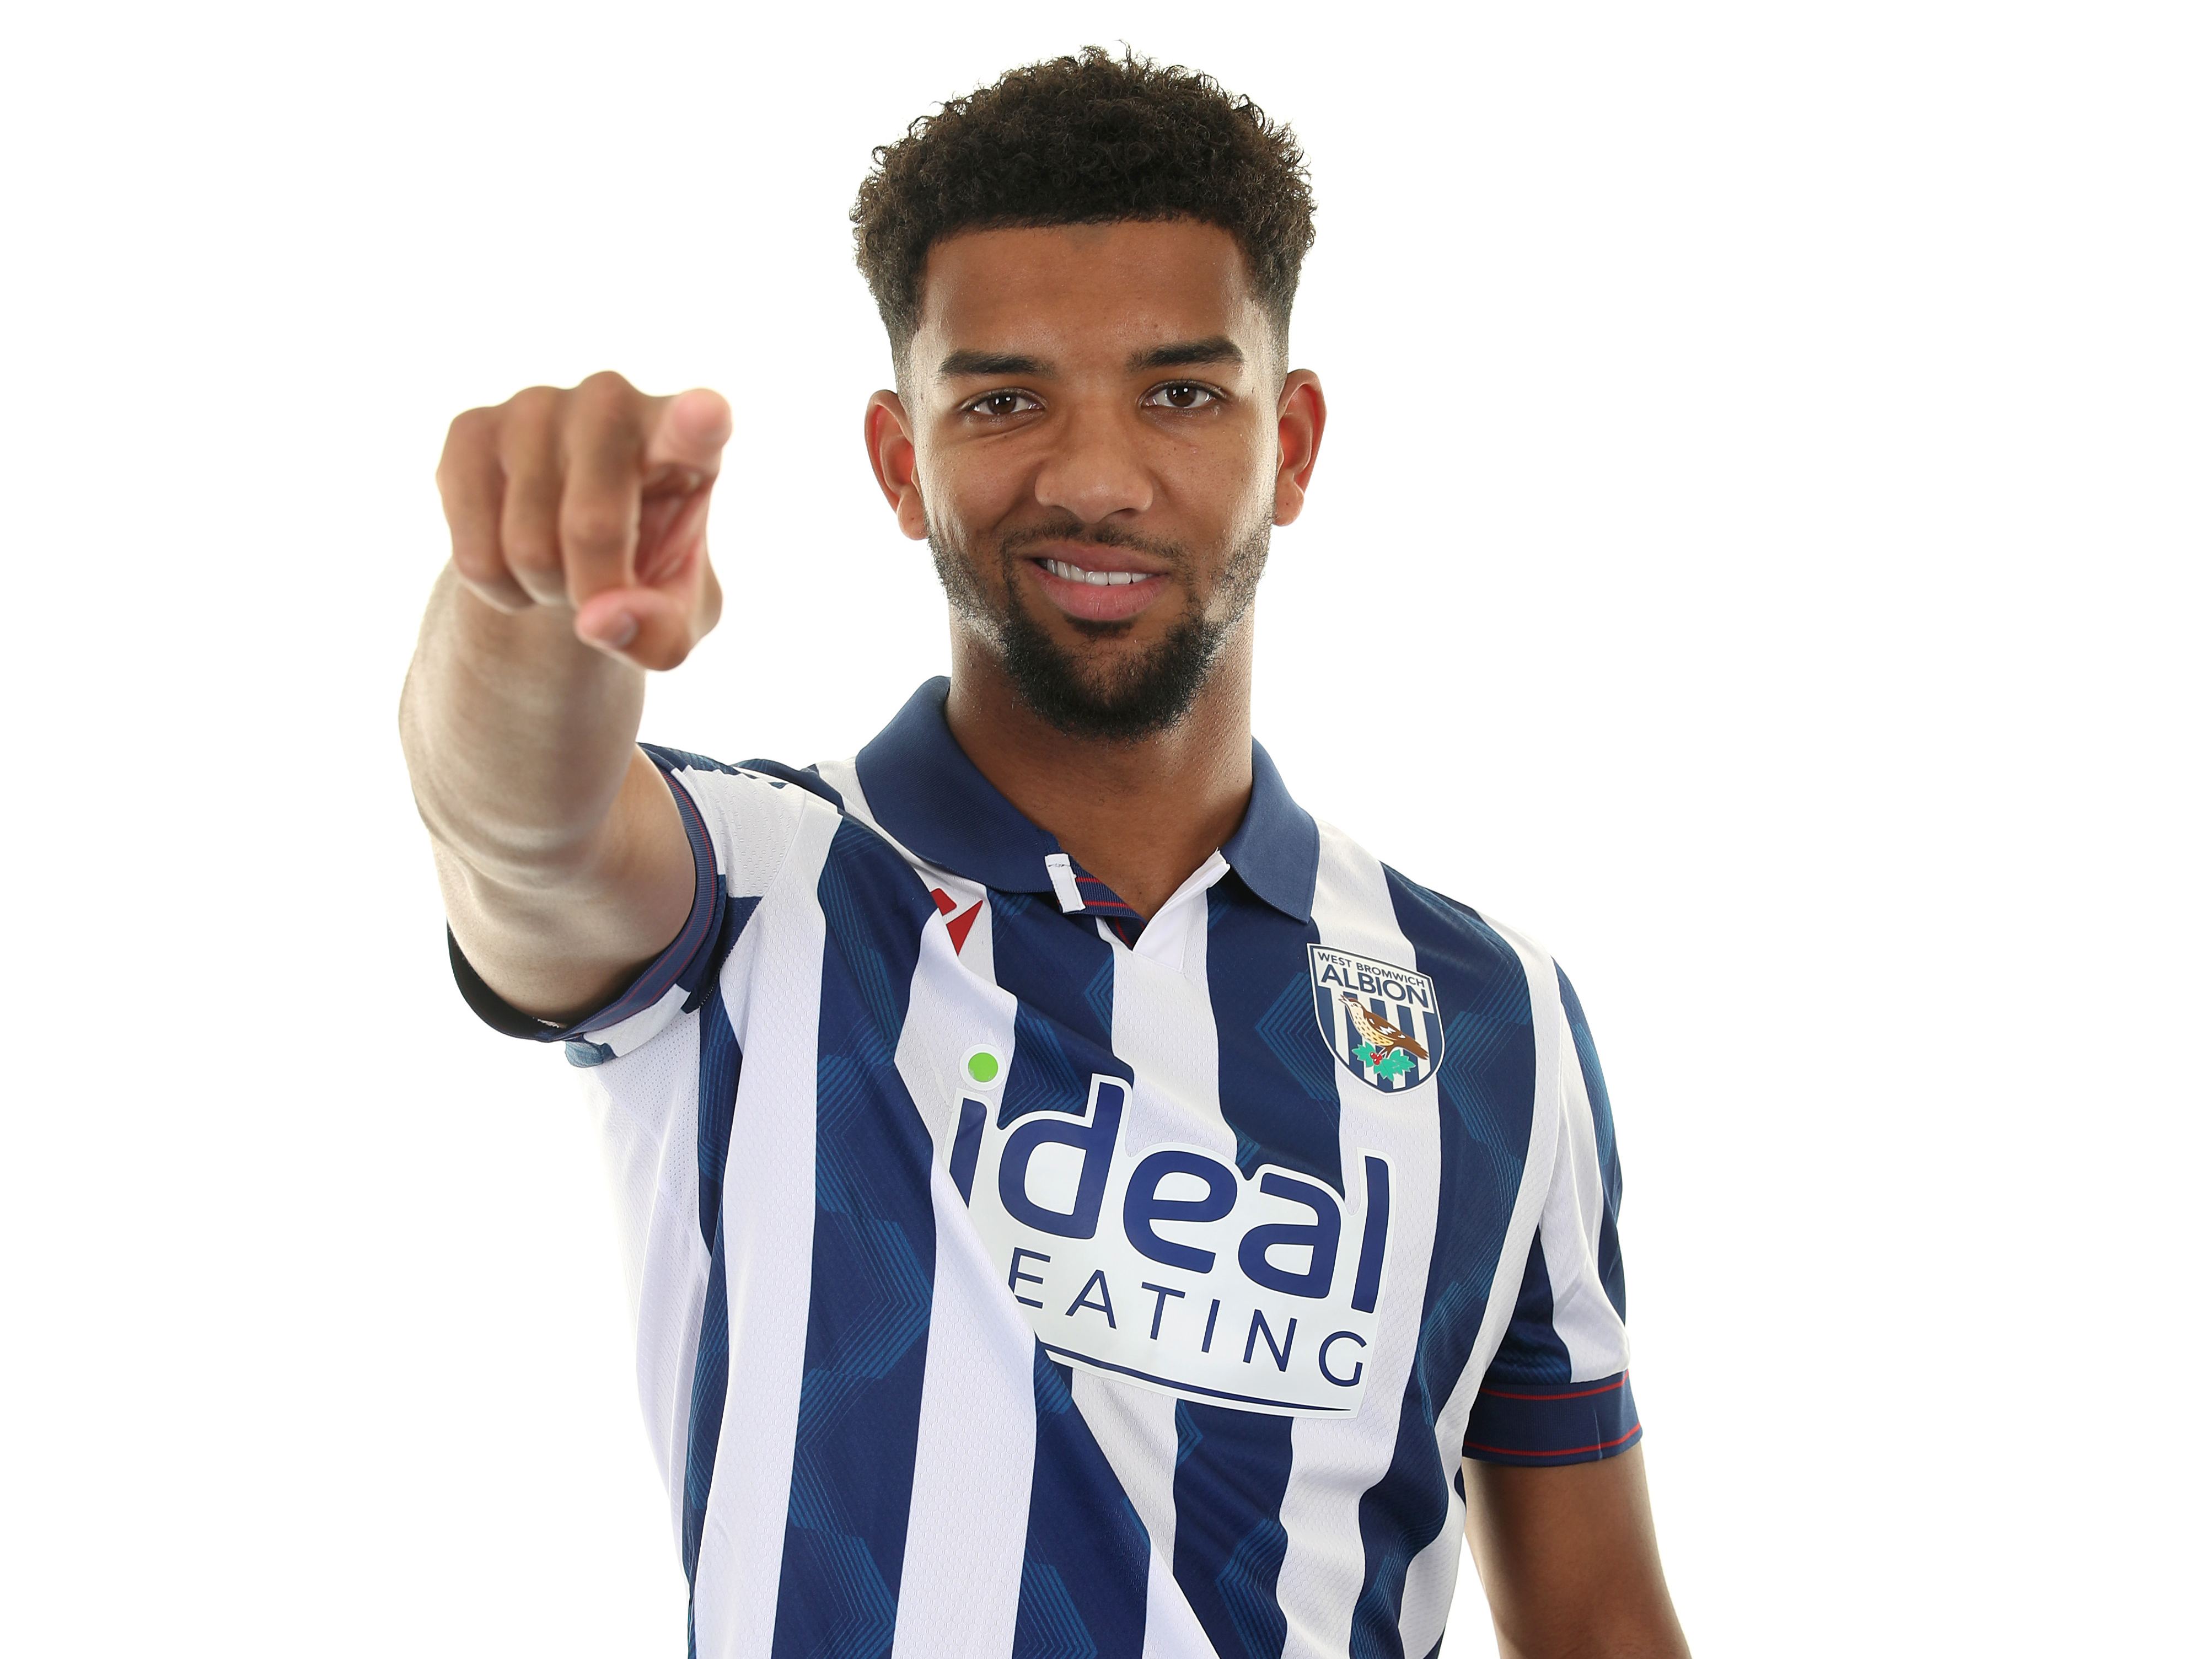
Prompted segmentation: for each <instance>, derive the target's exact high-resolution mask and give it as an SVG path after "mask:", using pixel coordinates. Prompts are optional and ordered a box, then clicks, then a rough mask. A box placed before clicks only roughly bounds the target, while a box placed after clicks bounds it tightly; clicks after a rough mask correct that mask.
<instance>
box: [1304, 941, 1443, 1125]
mask: <svg viewBox="0 0 2212 1659" xmlns="http://www.w3.org/2000/svg"><path fill="white" fill-rule="evenodd" d="M1306 959H1307V961H1308V962H1309V963H1310V964H1311V966H1312V969H1313V989H1314V1019H1315V1021H1316V1023H1317V1024H1319V1025H1320V1026H1321V1034H1322V1041H1323V1042H1327V1043H1328V1048H1329V1052H1330V1053H1331V1054H1334V1055H1335V1056H1336V1057H1337V1059H1338V1060H1340V1061H1341V1062H1343V1064H1344V1066H1345V1068H1346V1070H1347V1071H1349V1072H1350V1073H1352V1076H1354V1077H1356V1078H1358V1079H1359V1080H1360V1081H1361V1082H1362V1083H1364V1084H1365V1085H1368V1087H1370V1088H1371V1089H1380V1090H1382V1091H1384V1092H1385V1093H1389V1094H1395V1093H1398V1092H1400V1091H1404V1090H1407V1089H1417V1088H1419V1086H1420V1085H1422V1084H1424V1083H1426V1082H1427V1081H1428V1080H1429V1079H1430V1078H1431V1077H1433V1076H1434V1075H1435V1074H1436V1069H1437V1064H1438V1062H1440V1061H1441V1060H1443V1054H1444V1028H1443V1018H1442V1017H1441V1014H1440V1012H1439V1011H1438V1009H1437V987H1436V981H1433V980H1431V978H1430V977H1429V976H1428V975H1426V974H1417V973H1415V972H1414V971H1413V969H1410V968H1401V967H1399V966H1397V965H1396V964H1395V963H1388V962H1377V961H1376V960H1375V959H1374V958H1373V957H1360V956H1354V955H1352V952H1350V951H1335V950H1331V949H1330V948H1329V947H1328V945H1307V946H1306Z"/></svg>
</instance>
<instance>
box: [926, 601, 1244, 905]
mask: <svg viewBox="0 0 2212 1659" xmlns="http://www.w3.org/2000/svg"><path fill="white" fill-rule="evenodd" d="M1252 621H1253V618H1252V617H1251V615H1250V614H1249V612H1248V613H1247V614H1246V616H1245V618H1244V621H1243V624H1242V625H1241V626H1240V627H1239V628H1238V629H1237V631H1236V632H1235V633H1234V634H1233V635H1231V636H1230V638H1229V639H1228V640H1227V641H1225V643H1224V644H1223V646H1222V649H1221V654H1220V656H1219V657H1218V658H1217V659H1215V662H1214V665H1213V672H1212V675H1211V676H1210V677H1209V678H1208V679H1207V681H1206V687H1205V689H1204V690H1201V691H1200V693H1199V695H1198V698H1197V700H1196V701H1195V702H1193V703H1192V704H1191V707H1190V710H1189V712H1188V714H1185V715H1184V716H1183V717H1182V720H1178V721H1177V722H1176V724H1175V725H1174V726H1172V727H1170V729H1168V730H1167V731H1164V732H1156V733H1154V734H1153V735H1152V736H1151V737H1147V738H1136V739H1133V740H1132V741H1129V742H1127V743H1110V742H1104V741H1101V740H1100V739H1097V738H1071V737H1069V736H1068V735H1066V733H1065V732H1058V731H1055V730H1054V728H1053V727H1052V726H1048V725H1047V724H1046V723H1045V722H1044V721H1043V720H1041V719H1039V718H1038V716H1037V715H1036V714H1035V713H1034V712H1033V711H1032V710H1031V709H1030V708H1029V707H1028V706H1027V705H1026V704H1024V702H1022V701H1021V699H1020V698H1019V697H1018V696H1017V695H1016V694H1015V691H1014V687H1013V684H1012V681H1011V680H1009V679H1008V678H1006V669H1005V666H1004V665H1002V664H1001V663H1000V660H999V659H998V658H997V657H996V656H995V655H994V654H993V653H992V652H991V651H990V649H989V648H988V647H987V646H986V645H985V644H984V643H983V642H982V641H980V640H977V639H976V638H975V637H974V636H973V635H970V634H969V632H968V631H967V630H966V629H963V628H961V627H960V626H958V624H957V623H955V625H954V627H953V630H952V690H951V695H950V696H948V697H947V698H946V699H945V724H946V725H947V726H950V727H951V730H952V737H953V740H954V741H955V742H956V743H957V744H959V745H960V747H961V748H962V750H964V751H965V752H966V754H967V756H968V758H969V760H971V761H973V762H975V769H976V770H978V771H979V772H981V773H982V775H984V776H985V777H986V778H988V779H989V780H990V781H991V784H992V787H994V788H995V789H997V790H998V792H999V793H1000V794H1002V795H1004V796H1005V797H1006V799H1008V800H1010V801H1012V803H1013V804H1014V805H1015V807H1016V808H1017V809H1018V811H1020V812H1021V814H1022V816H1023V817H1025V818H1027V819H1029V820H1030V823H1034V824H1036V825H1037V826H1039V827H1040V828H1042V829H1046V830H1048V831H1049V832H1050V833H1051V834H1052V835H1053V836H1054V838H1056V839H1057V840H1058V841H1059V842H1060V846H1061V847H1062V848H1064V849H1065V850H1066V853H1067V854H1068V855H1069V856H1070V857H1071V858H1073V860H1075V861H1076V862H1077V863H1078V864H1079V865H1081V866H1083V867H1084V868H1085V870H1087V871H1089V872H1091V874H1092V875H1095V876H1097V878H1099V879H1100V880H1102V881H1103V882H1104V883H1105V884H1107V885H1108V886H1109V887H1110V888H1112V889H1113V890H1114V891H1115V895H1116V896H1118V897H1120V898H1121V901H1122V902H1124V903H1126V904H1127V905H1128V906H1129V907H1130V908H1132V909H1133V910H1135V911H1136V912H1137V913H1138V914H1139V915H1142V916H1146V917H1147V918H1149V917H1150V916H1151V915H1152V914H1153V913H1154V912H1155V911H1157V910H1158V908H1160V906H1161V905H1163V904H1164V903H1166V902H1167V901H1168V900H1169V898H1170V897H1171V896H1173V895H1174V893H1175V890H1176V888H1178V887H1180V886H1182V884H1183V883H1184V882H1185V881H1186V880H1188V878H1189V876H1190V873H1191V872H1193V871H1194V870H1195V869H1197V868H1198V866H1200V865H1201V864H1203V863H1205V862H1206V859H1207V858H1208V857H1209V856H1211V855H1212V853H1213V851H1214V849H1215V848H1218V847H1219V846H1220V845H1221V843H1222V842H1225V841H1226V840H1227V839H1228V838H1229V837H1230V836H1231V834H1232V833H1233V832H1234V831H1235V830H1236V828H1237V824H1238V823H1239V822H1240V821H1242V819H1243V816H1244V807H1245V805H1246V803H1247V802H1249V800H1250V799H1251V798H1252Z"/></svg>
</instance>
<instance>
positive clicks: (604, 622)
mask: <svg viewBox="0 0 2212 1659" xmlns="http://www.w3.org/2000/svg"><path fill="white" fill-rule="evenodd" d="M636 637H637V618H636V617H633V616H631V615H630V614H629V611H616V612H615V613H614V614H613V615H612V616H611V617H603V618H602V619H601V620H600V621H599V623H596V624H595V625H594V626H593V627H592V629H591V640H592V644H594V645H603V646H605V647H606V648H607V649H608V650H610V651H619V650H621V649H622V648H623V647H624V646H626V645H628V644H629V642H630V641H632V640H634V639H635V638H636Z"/></svg>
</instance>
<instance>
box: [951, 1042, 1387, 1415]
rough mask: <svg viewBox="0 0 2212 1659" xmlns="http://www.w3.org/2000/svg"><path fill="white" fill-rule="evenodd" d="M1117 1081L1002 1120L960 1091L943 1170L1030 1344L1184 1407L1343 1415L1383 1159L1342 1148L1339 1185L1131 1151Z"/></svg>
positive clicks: (1379, 1226)
mask: <svg viewBox="0 0 2212 1659" xmlns="http://www.w3.org/2000/svg"><path fill="white" fill-rule="evenodd" d="M977 1053H979V1054H980V1053H981V1051H977ZM969 1075H970V1076H971V1077H975V1076H976V1075H977V1073H976V1070H975V1066H973V1064H972V1060H971V1065H970V1067H969ZM1129 1088H1130V1085H1128V1084H1127V1083H1125V1082H1123V1081H1122V1080H1121V1079H1119V1078H1113V1077H1105V1076H1096V1077H1093V1078H1092V1079H1091V1083H1090V1086H1089V1091H1088V1094H1087V1097H1086V1098H1085V1102H1084V1109H1083V1114H1082V1115H1081V1116H1080V1117H1078V1116H1077V1115H1074V1114H1073V1113H1072V1112H1058V1111H1039V1112H1030V1113H1027V1114H1024V1115H1023V1116H1020V1117H1018V1118H1016V1119H1014V1120H1013V1121H1012V1122H1010V1123H1005V1124H1000V1123H998V1122H996V1121H994V1118H995V1112H994V1107H993V1104H992V1103H991V1102H990V1101H989V1100H987V1098H984V1096H987V1095H995V1094H996V1092H997V1091H996V1090H991V1089H978V1090H976V1091H974V1092H973V1093H971V1094H969V1096H967V1097H964V1098H963V1099H962V1101H961V1103H960V1110H959V1115H958V1119H957V1127H956V1128H955V1131H954V1137H953V1144H952V1147H951V1157H950V1161H949V1173H950V1174H951V1178H952V1181H953V1184H954V1185H955V1186H956V1187H957V1188H959V1190H960V1194H961V1196H962V1197H963V1199H965V1200H967V1202H968V1206H969V1212H970V1213H971V1214H972V1215H973V1217H974V1218H975V1229H976V1231H977V1232H978V1233H979V1234H980V1235H981V1237H982V1240H983V1243H984V1247H985V1248H986V1249H987V1250H988V1251H989V1252H990V1254H991V1259H992V1261H994V1264H996V1266H997V1267H999V1268H1000V1270H1001V1271H1002V1272H1003V1273H1004V1274H1005V1277H1006V1288H1007V1290H1008V1291H1009V1292H1010V1293H1011V1294H1012V1297H1013V1298H1014V1301H1015V1303H1016V1304H1017V1305H1018V1307H1019V1308H1020V1309H1021V1310H1022V1311H1023V1313H1024V1316H1026V1317H1027V1318H1028V1320H1029V1322H1030V1327H1031V1328H1033V1329H1034V1330H1035V1331H1036V1334H1037V1338H1038V1340H1040V1341H1041V1342H1042V1343H1043V1345H1044V1346H1045V1349H1046V1351H1047V1352H1049V1353H1050V1354H1051V1355H1052V1357H1053V1358H1054V1359H1056V1360H1059V1361H1060V1362H1061V1363H1063V1364H1069V1365H1073V1366H1074V1367H1076V1368H1078V1369H1079V1370H1090V1371H1093V1372H1096V1373H1097V1374H1099V1375H1102V1376H1113V1377H1118V1378H1120V1379H1121V1380H1122V1381H1123V1382H1127V1383H1135V1384H1137V1385H1138V1386H1139V1387H1143V1388H1148V1389H1157V1390H1159V1391H1160V1392H1163V1393H1166V1394H1171V1395H1176V1396H1178V1397H1180V1398H1182V1399H1187V1400H1191V1401H1197V1402H1200V1403H1201V1404H1207V1405H1218V1406H1229V1407H1237V1408H1238V1409H1242V1410H1247V1411H1258V1412H1267V1413H1275V1414H1278V1415H1284V1416H1294V1417H1346V1416H1349V1415H1351V1414H1352V1413H1353V1412H1355V1411H1357V1410H1358V1407H1359V1402H1360V1398H1361V1395H1363V1393H1364V1390H1365V1387H1366V1380H1367V1371H1368V1364H1367V1354H1368V1351H1369V1349H1370V1346H1371V1345H1372V1344H1373V1342H1374V1340H1375V1334H1376V1312H1375V1310H1376V1304H1378V1302H1379V1301H1380V1300H1381V1297H1382V1293H1383V1286H1384V1281H1385V1279H1386V1278H1387V1276H1388V1268H1389V1240H1390V1165H1389V1160H1388V1159H1387V1158H1383V1157H1382V1156H1381V1155H1380V1154H1377V1153H1373V1152H1364V1153H1361V1154H1359V1155H1358V1156H1357V1157H1355V1158H1352V1159H1351V1160H1349V1165H1350V1167H1348V1168H1347V1169H1346V1171H1345V1182H1346V1188H1347V1190H1346V1192H1345V1193H1344V1194H1341V1195H1340V1194H1337V1193H1336V1192H1335V1191H1334V1190H1333V1189H1331V1188H1329V1187H1328V1186H1327V1185H1326V1184H1324V1183H1323V1182H1320V1181H1317V1180H1316V1179H1315V1178H1313V1177H1312V1176H1308V1175H1304V1174H1300V1173H1298V1172H1297V1171H1294V1170H1283V1169H1279V1168H1277V1167H1274V1166H1272V1165H1262V1166H1261V1167H1260V1168H1258V1169H1255V1170H1254V1171H1253V1172H1252V1174H1251V1176H1249V1178H1248V1177H1247V1176H1244V1175H1243V1174H1242V1173H1241V1172H1240V1171H1239V1170H1237V1168H1236V1167H1235V1166H1234V1165H1233V1164H1226V1163H1224V1162H1223V1161H1222V1160H1221V1159H1219V1158H1216V1157H1215V1156H1213V1155H1212V1153H1210V1152H1204V1151H1202V1150H1200V1149H1199V1148H1197V1147H1194V1146H1175V1145H1159V1146H1146V1147H1143V1148H1132V1147H1129V1146H1125V1145H1123V1144H1122V1138H1121V1126H1122V1121H1123V1118H1124V1115H1125V1111H1126V1108H1127V1104H1128V1096H1129Z"/></svg>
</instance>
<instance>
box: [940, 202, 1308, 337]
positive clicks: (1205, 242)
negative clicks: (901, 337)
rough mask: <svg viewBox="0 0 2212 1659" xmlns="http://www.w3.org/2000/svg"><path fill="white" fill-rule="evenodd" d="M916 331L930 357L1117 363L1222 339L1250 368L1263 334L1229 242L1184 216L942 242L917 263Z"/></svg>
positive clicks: (977, 233)
mask: <svg viewBox="0 0 2212 1659" xmlns="http://www.w3.org/2000/svg"><path fill="white" fill-rule="evenodd" d="M1220 334H1225V335H1227V336H1229V337H1231V339H1235V340H1237V341H1239V342H1241V343H1244V344H1245V345H1246V348H1247V353H1248V358H1249V360H1251V361H1257V356H1258V348H1259V347H1260V346H1261V344H1262V343H1264V340H1265V338H1266V319H1265V316H1264V313H1263V312H1262V310H1261V307H1260V304H1259V302H1258V301H1257V300H1256V299H1255V296H1254V295H1253V292H1252V284H1251V282H1250V279H1249V276H1248V275H1247V273H1246V270H1245V265H1244V256H1243V252H1242V251H1241V250H1240V249H1239V248H1238V247H1237V240H1236V238H1234V237H1233V236H1231V234H1229V233H1228V232H1227V231H1225V230H1224V229H1222V228H1220V227H1219V226H1218V225H1207V224H1200V223H1199V222H1197V221H1195V220H1191V219H1170V220H1164V221H1159V222H1115V223H1112V224H1103V225H1049V226H1042V227H1031V228H1021V229H1015V230H971V231H963V232H962V233H961V234H958V235H957V236H948V237H946V238H945V240H943V241H941V242H939V243H938V244H936V245H935V246H933V247H932V248H931V249H930V251H929V258H928V261H927V264H925V265H924V267H923V270H922V287H921V331H920V335H919V336H918V337H917V345H921V343H922V342H924V341H926V342H927V345H926V346H922V349H924V350H925V351H926V352H927V353H929V354H932V355H934V354H936V353H938V352H940V351H942V350H944V349H975V348H984V347H990V348H997V349H1012V348H1014V347H1016V346H1022V347H1025V348H1027V349H1031V350H1040V349H1049V350H1052V351H1054V352H1055V353H1056V354H1070V355H1079V354H1080V353H1081V352H1082V351H1083V350H1084V349H1085V347H1086V346H1090V347H1093V348H1095V349H1099V350H1102V351H1105V352H1108V353H1110V354H1113V355H1115V356H1120V355H1122V354H1125V353H1126V352H1127V351H1128V350H1130V349H1134V348H1140V347H1142V346H1145V345H1147V344H1160V343H1168V342H1171V341H1177V340H1192V339H1202V338H1205V337H1209V336H1212V335H1220ZM921 361H923V362H929V361H931V356H924V357H923V358H922V360H921Z"/></svg>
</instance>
